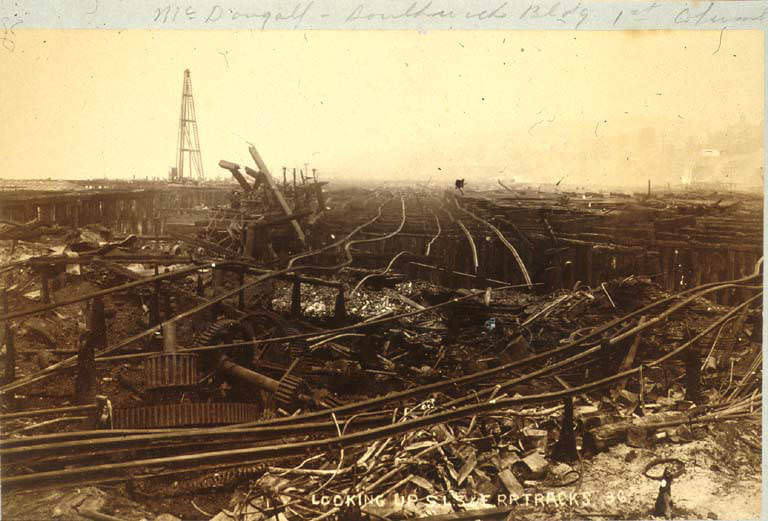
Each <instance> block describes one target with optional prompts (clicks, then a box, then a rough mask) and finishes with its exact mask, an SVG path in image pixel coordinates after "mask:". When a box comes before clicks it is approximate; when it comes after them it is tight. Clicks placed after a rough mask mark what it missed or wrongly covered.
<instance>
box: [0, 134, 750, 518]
mask: <svg viewBox="0 0 768 521" xmlns="http://www.w3.org/2000/svg"><path fill="white" fill-rule="evenodd" d="M254 150H255V149H254ZM252 155H253V157H254V159H256V157H257V155H258V154H257V153H254V152H253V151H252ZM259 161H260V158H259V160H257V161H256V162H257V163H259ZM220 165H221V166H222V168H225V169H227V170H229V171H230V172H232V175H233V177H234V178H235V179H236V180H237V182H238V185H237V186H238V187H239V188H240V191H239V192H238V193H237V194H236V196H232V195H231V192H232V187H233V186H234V185H227V186H223V187H216V186H210V187H184V186H178V187H166V186H152V187H143V188H141V189H136V190H127V189H125V188H124V187H120V188H119V189H118V188H114V187H112V188H108V187H107V188H104V189H102V190H96V191H89V192H87V194H83V193H80V191H78V190H73V191H68V192H60V193H58V195H56V196H55V195H52V194H41V193H39V192H34V193H29V194H27V195H26V196H24V194H23V193H22V194H19V193H17V192H14V193H13V195H12V196H3V195H2V194H0V200H2V199H3V197H6V198H7V201H6V202H7V204H5V205H3V204H0V207H2V208H4V210H3V212H2V213H0V274H1V277H2V283H3V284H2V287H0V289H2V296H3V302H2V304H3V308H2V327H1V328H0V335H1V336H2V338H1V339H0V340H1V343H2V352H1V353H0V354H1V355H2V358H0V371H1V372H2V374H3V376H4V379H3V381H2V385H0V393H1V397H2V410H1V412H0V425H1V427H2V437H1V438H0V459H1V460H2V483H1V486H2V516H3V517H4V518H6V519H12V520H26V519H29V520H36V519H60V520H84V519H92V520H106V521H110V520H111V521H115V520H122V521H140V520H147V521H175V520H178V519H182V520H197V519H206V520H215V521H230V520H232V521H235V520H237V521H261V520H265V521H266V520H272V519H274V520H280V521H294V520H296V521H298V520H313V521H320V520H322V519H337V520H343V521H357V520H381V519H386V520H397V519H417V518H418V519H428V520H433V521H438V520H446V521H447V520H474V519H497V520H511V519H522V520H531V521H533V520H546V519H594V520H604V519H758V518H759V517H760V512H761V497H762V492H761V491H762V482H761V452H762V432H761V414H762V408H761V405H762V395H761V386H762V327H763V322H762V313H763V311H762V269H763V266H762V200H761V198H760V196H759V195H756V196H753V195H750V194H734V193H727V194H717V193H703V192H694V191H689V192H671V191H670V192H665V193H653V194H651V193H648V194H614V193H605V192H594V193H592V192H579V193H575V192H574V193H569V192H557V193H543V192H540V191H536V190H532V189H530V188H525V187H514V186H512V187H508V186H503V185H502V186H500V187H495V188H489V189H486V190H482V191H480V190H476V191H472V190H462V191H459V190H443V189H437V188H434V187H429V186H408V187H404V186H391V187H386V186H385V187H377V188H364V187H355V186H350V187H340V188H334V187H332V186H329V185H328V183H320V182H319V181H318V180H317V179H312V178H306V179H305V178H304V177H303V176H302V178H301V180H300V183H296V182H294V184H293V185H291V184H290V183H288V182H287V181H284V182H282V183H281V182H280V181H279V180H275V179H274V178H272V177H271V176H270V175H269V173H268V172H266V173H265V168H261V169H257V171H255V172H254V171H251V172H250V173H249V172H248V170H245V172H246V173H248V174H249V176H250V178H249V179H246V178H245V176H243V174H242V173H241V172H242V171H243V169H242V168H241V166H240V165H237V164H234V163H229V162H227V161H222V162H221V163H220ZM55 193H57V192H54V194H55ZM78 199H79V200H81V203H77V202H76V201H77V200H78ZM82 201H85V203H83V202H82ZM89 201H90V202H89ZM131 201H133V202H131ZM78 204H79V206H78ZM70 205H75V206H73V207H72V208H75V207H76V209H74V210H73V209H72V208H70Z"/></svg>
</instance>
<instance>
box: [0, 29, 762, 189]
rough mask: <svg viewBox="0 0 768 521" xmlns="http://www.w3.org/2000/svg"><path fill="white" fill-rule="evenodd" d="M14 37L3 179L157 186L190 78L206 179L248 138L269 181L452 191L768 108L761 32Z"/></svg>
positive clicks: (0, 97) (2, 106)
mask: <svg viewBox="0 0 768 521" xmlns="http://www.w3.org/2000/svg"><path fill="white" fill-rule="evenodd" d="M16 34H17V39H16V48H15V51H14V52H7V51H6V50H5V49H2V48H0V120H2V122H3V124H2V126H0V150H1V151H2V153H1V154H0V177H15V178H19V177H22V178H23V177H37V178H40V177H52V178H70V179H75V178H94V177H103V176H109V177H124V178H130V177H131V176H132V175H134V174H135V175H136V177H137V178H139V177H140V178H143V177H145V176H149V177H150V178H151V177H155V176H162V177H164V176H166V175H167V173H168V169H169V167H170V166H172V165H174V164H175V161H176V151H175V149H176V146H177V132H178V118H179V107H180V97H181V88H182V75H183V70H184V69H185V68H189V69H190V70H191V74H192V86H193V92H194V98H195V104H196V109H197V118H198V124H199V128H200V141H201V148H202V156H203V163H204V165H205V169H206V173H207V174H208V175H209V176H210V175H216V176H218V175H220V174H225V173H226V171H224V170H221V169H220V168H219V167H218V166H217V163H218V161H219V160H220V159H227V160H230V161H235V162H241V163H247V164H252V163H251V161H250V158H249V156H248V152H247V144H246V141H251V142H253V143H254V144H255V145H256V146H257V148H258V149H259V151H260V153H261V155H262V157H263V158H264V160H265V161H266V163H267V165H269V166H270V168H271V170H272V172H273V174H279V172H280V171H281V167H282V166H283V165H286V166H301V165H303V163H304V162H309V163H310V165H311V167H312V166H314V167H316V168H318V170H319V171H320V172H321V175H322V173H323V172H326V173H332V174H333V175H335V176H342V175H344V176H349V177H350V178H360V177H364V176H368V175H370V176H381V175H388V176H391V177H397V178H401V179H417V178H423V179H426V178H428V177H430V176H433V177H435V176H446V177H447V178H450V179H452V178H453V177H454V174H457V175H458V174H461V172H462V170H463V169H465V168H467V167H471V166H473V165H483V166H487V167H488V168H489V169H490V168H498V169H504V168H506V167H507V166H508V165H511V164H515V163H516V160H517V159H518V158H519V156H520V155H524V154H525V153H526V151H538V152H539V153H541V152H542V151H548V153H549V154H550V156H551V159H552V162H553V164H554V163H557V161H558V154H557V151H558V147H568V146H573V144H575V143H581V142H583V141H584V140H587V141H588V140H591V139H600V138H599V137H598V136H595V135H594V134H595V126H596V124H597V122H600V128H599V130H600V132H599V133H598V134H600V135H603V136H606V135H610V134H612V133H635V132H638V131H639V130H640V129H641V128H642V127H647V126H652V127H654V128H655V129H656V132H657V134H660V135H663V134H665V133H667V132H669V133H682V134H693V135H700V134H702V133H703V132H706V131H710V130H716V129H718V128H720V127H722V126H724V125H728V124H731V123H734V122H736V121H738V120H739V118H740V117H742V115H743V117H744V118H746V121H747V122H749V123H759V122H761V121H762V120H763V112H764V108H763V94H764V88H763V78H764V74H763V36H762V33H761V32H757V31H725V32H724V34H723V35H722V41H721V34H720V32H719V31H658V32H652V31H643V32H631V33H630V32H619V31H615V32H570V31H557V32H556V31H550V32H524V31H471V32H470V31H451V32H448V31H444V32H439V31H438V32H427V33H423V34H419V33H416V32H399V31H378V32H373V31H360V32H352V31H308V32H293V31H287V32H258V31H241V32H223V31H222V32H218V31H196V32H193V31H120V32H117V31H32V30H26V31H25V30H17V31H16ZM559 167H566V168H567V165H559V166H558V168H559ZM438 168H440V170H438ZM507 172H508V173H510V174H511V175H515V173H514V172H509V171H507ZM227 175H229V174H227ZM621 175H622V174H621V173H620V172H618V173H616V174H615V176H616V178H615V179H614V181H616V182H617V183H621V182H634V181H635V179H625V178H622V177H621ZM626 177H629V176H626ZM582 181H583V180H582Z"/></svg>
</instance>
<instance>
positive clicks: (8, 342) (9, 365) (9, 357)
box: [3, 289, 16, 382]
mask: <svg viewBox="0 0 768 521" xmlns="http://www.w3.org/2000/svg"><path fill="white" fill-rule="evenodd" d="M8 311H9V309H8V290H7V289H4V290H3V313H6V314H7V313H8ZM15 378H16V344H15V343H14V340H13V329H12V328H11V321H10V320H6V321H5V381H6V382H12V381H13V380H14V379H15Z"/></svg>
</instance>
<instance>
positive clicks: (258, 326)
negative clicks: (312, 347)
mask: <svg viewBox="0 0 768 521" xmlns="http://www.w3.org/2000/svg"><path fill="white" fill-rule="evenodd" d="M242 321H243V323H244V324H245V325H246V327H247V328H249V331H250V332H251V334H252V338H258V339H263V338H279V337H284V336H291V335H297V334H298V333H299V331H298V330H297V329H295V328H293V327H291V326H290V325H288V322H287V321H286V320H285V319H284V318H283V317H281V316H280V315H278V314H277V313H274V312H272V311H267V310H265V309H260V310H256V311H253V312H251V313H250V314H248V315H247V316H246V317H244V318H243V319H242ZM305 344H306V342H305V341H304V340H302V339H297V340H291V341H288V342H266V343H262V344H257V345H256V346H255V348H254V350H253V357H252V359H251V364H252V365H253V366H254V367H257V366H259V365H261V363H262V362H267V363H269V364H275V365H280V366H284V367H287V366H288V365H289V364H290V363H291V362H292V361H293V360H294V359H296V358H299V357H301V356H302V355H303V354H304V345H305Z"/></svg>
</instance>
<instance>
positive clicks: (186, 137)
mask: <svg viewBox="0 0 768 521" xmlns="http://www.w3.org/2000/svg"><path fill="white" fill-rule="evenodd" d="M204 179H205V174H204V173H203V160H202V157H201V155H200V138H199V136H198V134H197V120H196V117H195V101H194V99H193V98H192V79H191V78H190V76H189V69H186V70H185V71H184V89H183V91H182V93H181V116H180V117H179V147H178V151H177V156H176V168H175V169H172V170H171V181H181V182H184V181H202V180H204Z"/></svg>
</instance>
